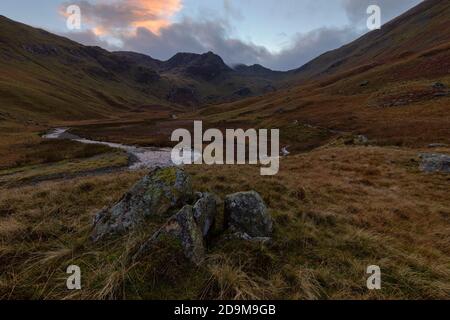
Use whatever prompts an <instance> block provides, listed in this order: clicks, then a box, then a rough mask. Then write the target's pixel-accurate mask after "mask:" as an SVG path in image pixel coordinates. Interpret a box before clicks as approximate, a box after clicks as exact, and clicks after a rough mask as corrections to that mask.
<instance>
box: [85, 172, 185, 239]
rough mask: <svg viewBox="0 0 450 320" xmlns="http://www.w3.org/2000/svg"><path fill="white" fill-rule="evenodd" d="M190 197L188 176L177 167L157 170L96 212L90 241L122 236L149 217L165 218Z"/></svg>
mask: <svg viewBox="0 0 450 320" xmlns="http://www.w3.org/2000/svg"><path fill="white" fill-rule="evenodd" d="M192 198H193V191H192V184H191V180H190V178H189V176H188V175H187V174H186V173H185V172H184V171H183V170H181V169H180V168H175V167H171V168H164V169H161V168H157V169H155V170H153V171H152V172H151V173H150V174H149V175H147V176H145V177H144V178H143V179H142V180H140V181H139V182H138V183H137V184H136V185H135V186H134V187H133V188H132V189H131V190H130V191H128V192H127V193H126V194H125V195H124V196H123V197H122V199H120V201H119V202H118V203H116V204H115V205H113V206H112V207H110V208H107V209H105V210H102V211H101V212H99V213H98V214H97V215H96V217H95V221H94V231H93V234H92V240H93V241H98V240H100V239H102V238H104V237H105V236H108V235H114V234H118V233H123V232H125V231H127V230H130V229H133V228H135V227H137V226H139V225H140V224H142V223H144V222H145V220H146V218H148V217H151V216H164V215H165V214H167V213H168V212H169V211H171V210H172V209H176V208H181V207H182V206H183V205H184V204H186V203H188V202H190V201H191V200H192Z"/></svg>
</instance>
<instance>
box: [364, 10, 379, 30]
mask: <svg viewBox="0 0 450 320" xmlns="http://www.w3.org/2000/svg"><path fill="white" fill-rule="evenodd" d="M367 14H368V15H369V17H368V18H367V28H368V29H369V30H379V29H381V8H380V6H378V5H376V4H373V5H370V6H368V7H367Z"/></svg>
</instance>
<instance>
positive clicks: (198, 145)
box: [171, 121, 280, 176]
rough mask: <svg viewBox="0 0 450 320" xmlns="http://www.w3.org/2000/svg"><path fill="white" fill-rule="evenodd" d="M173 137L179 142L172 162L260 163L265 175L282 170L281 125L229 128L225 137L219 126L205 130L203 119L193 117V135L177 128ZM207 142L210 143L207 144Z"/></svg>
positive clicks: (172, 138)
mask: <svg viewBox="0 0 450 320" xmlns="http://www.w3.org/2000/svg"><path fill="white" fill-rule="evenodd" d="M269 132H270V136H269ZM171 140H172V141H173V142H179V143H178V144H177V145H176V146H175V147H174V148H173V149H172V154H171V158H172V162H173V163H174V164H177V165H181V164H207V165H213V164H217V165H223V164H227V165H232V164H238V165H241V164H252V165H257V164H260V165H262V167H261V169H260V172H261V175H263V176H272V175H276V174H277V173H278V171H279V170H280V130H279V129H270V130H268V129H259V130H256V129H248V130H247V131H244V130H243V129H226V130H225V137H224V134H223V133H222V131H220V130H219V129H208V130H206V131H205V132H204V133H203V123H202V121H194V138H193V139H192V136H191V132H190V131H189V130H187V129H177V130H175V131H174V132H173V133H172V137H171ZM204 142H208V143H209V144H208V145H207V146H206V147H205V148H203V143H204ZM269 144H270V150H269Z"/></svg>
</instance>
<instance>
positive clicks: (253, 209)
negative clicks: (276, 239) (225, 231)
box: [224, 191, 273, 238]
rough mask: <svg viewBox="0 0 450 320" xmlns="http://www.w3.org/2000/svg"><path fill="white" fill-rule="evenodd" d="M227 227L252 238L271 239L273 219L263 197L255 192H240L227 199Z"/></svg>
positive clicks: (225, 215)
mask: <svg viewBox="0 0 450 320" xmlns="http://www.w3.org/2000/svg"><path fill="white" fill-rule="evenodd" d="M224 219H225V227H228V228H230V230H231V231H233V232H241V233H246V234H248V235H249V236H250V237H252V238H254V237H263V238H264V237H270V235H271V234H272V226H273V224H272V218H271V216H270V214H269V212H268V210H267V207H266V205H265V203H264V201H263V199H262V198H261V196H260V195H259V194H258V193H257V192H255V191H250V192H239V193H235V194H231V195H228V196H227V197H226V198H225V211H224Z"/></svg>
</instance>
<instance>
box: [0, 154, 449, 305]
mask: <svg viewBox="0 0 450 320" xmlns="http://www.w3.org/2000/svg"><path fill="white" fill-rule="evenodd" d="M416 155H417V154H416V152H413V151H408V150H401V149H397V148H386V147H384V148H380V147H332V146H330V147H327V148H322V149H319V150H316V151H313V152H310V153H308V154H304V155H299V156H294V157H290V158H288V159H286V160H285V161H283V162H282V169H281V172H280V174H279V175H278V176H276V177H273V178H267V177H266V178H264V177H260V176H259V174H258V168H255V167H245V168H242V167H239V170H236V168H235V167H226V166H222V167H198V166H194V167H190V168H188V171H189V172H190V173H191V174H192V176H193V179H194V186H195V189H196V190H202V191H212V192H216V193H217V194H219V195H220V196H221V197H223V196H224V195H226V194H228V193H230V192H234V191H238V190H244V189H245V190H247V189H255V190H257V191H258V192H260V193H261V194H262V196H263V198H264V200H265V201H266V202H267V204H268V205H269V206H270V208H271V213H272V215H273V216H274V219H275V234H274V239H273V242H272V243H271V244H267V245H259V244H256V243H248V242H245V241H228V240H227V241H225V240H223V238H221V236H220V233H219V231H220V229H221V221H222V218H221V217H219V222H218V224H217V225H216V228H217V232H216V237H214V238H213V242H212V245H211V246H210V247H209V249H208V261H207V263H206V264H205V265H204V266H202V267H195V266H192V265H190V264H189V263H187V262H186V261H185V260H184V258H183V257H182V254H174V251H173V250H176V248H173V247H171V246H168V247H167V246H162V247H156V248H155V251H153V252H152V253H151V254H150V255H149V256H148V258H146V259H144V260H143V261H142V262H141V263H139V264H137V265H130V264H129V263H128V262H127V261H128V257H129V256H128V255H129V254H130V252H132V251H131V250H132V248H133V247H134V246H135V245H136V243H139V242H140V241H142V236H143V235H135V236H133V237H130V236H124V237H121V238H120V237H119V238H116V239H115V240H114V241H109V242H106V243H102V244H99V245H93V244H92V243H91V242H90V241H88V239H87V238H88V236H89V233H90V230H91V225H92V217H93V215H94V214H95V212H96V211H97V210H99V209H100V208H101V207H102V206H105V205H108V204H110V203H112V202H113V201H115V200H117V199H119V198H120V197H121V195H122V193H123V192H124V191H126V190H127V189H128V188H129V187H130V186H131V185H132V183H133V182H134V181H136V179H137V178H138V177H139V176H141V175H142V174H143V173H138V172H137V173H123V174H120V175H105V176H100V177H95V178H92V177H91V178H89V177H87V178H77V179H74V180H72V182H71V183H70V184H67V183H66V182H46V183H42V184H39V185H38V186H35V187H20V188H14V189H9V190H3V192H2V193H1V196H0V213H1V214H0V216H1V217H0V219H1V223H0V225H1V226H2V227H1V228H0V237H1V240H2V241H1V243H2V245H1V247H0V260H1V263H0V266H1V268H2V270H1V273H0V274H1V276H0V296H1V297H3V298H47V299H54V298H58V299H59V298H75V299H78V298H134V299H139V298H140V299H143V298H156V299H165V298H177V299H178V298H189V299H193V298H226V299H234V298H237V299H248V298H277V299H278V298H286V299H319V298H320V299H325V298H328V299H343V298H356V299H369V298H370V299H374V298H375V299H377V298H388V299H404V298H412V299H426V298H428V299H430V298H448V297H449V296H450V284H449V282H448V279H449V278H450V266H449V264H448V255H449V254H450V244H449V242H448V240H447V239H448V234H449V232H450V229H449V227H450V225H449V220H448V219H449V215H450V212H449V211H448V209H449V206H448V204H449V203H450V199H449V195H448V192H447V186H448V182H449V181H448V177H447V176H445V175H439V174H433V175H429V174H423V173H421V172H419V170H418V165H417V157H416ZM355 159H358V161H357V162H356V161H355ZM163 220H164V219H162V220H161V219H160V220H158V221H153V222H152V223H150V225H151V226H152V227H151V228H152V229H153V230H155V228H157V226H158V225H160V224H161V223H162V221H163ZM175 252H177V251H175ZM72 263H74V264H77V265H80V266H81V267H82V270H83V272H84V273H83V290H82V291H79V292H68V291H67V290H65V268H66V267H67V266H68V265H70V264H72ZM372 264H378V265H380V266H381V267H382V271H383V278H382V281H383V290H382V291H379V292H370V291H368V290H367V289H366V287H365V285H366V282H365V279H366V275H365V269H366V268H367V266H369V265H372Z"/></svg>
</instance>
